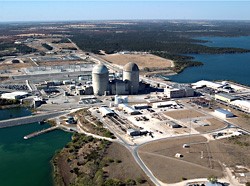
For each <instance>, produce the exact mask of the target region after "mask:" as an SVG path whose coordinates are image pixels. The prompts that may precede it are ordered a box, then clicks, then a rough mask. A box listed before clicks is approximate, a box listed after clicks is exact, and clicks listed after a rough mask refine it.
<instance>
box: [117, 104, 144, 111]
mask: <svg viewBox="0 0 250 186" xmlns="http://www.w3.org/2000/svg"><path fill="white" fill-rule="evenodd" d="M119 106H120V107H122V109H123V110H125V111H126V112H128V113H133V112H139V111H137V110H135V109H134V108H132V107H131V106H128V105H126V104H123V103H122V104H119Z"/></svg>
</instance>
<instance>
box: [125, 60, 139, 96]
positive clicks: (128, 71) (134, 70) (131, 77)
mask: <svg viewBox="0 0 250 186" xmlns="http://www.w3.org/2000/svg"><path fill="white" fill-rule="evenodd" d="M123 81H128V84H129V94H137V93H138V91H139V67H138V66H137V65H136V64H135V63H132V62H130V63H128V64H126V65H125V66H124V68H123Z"/></svg>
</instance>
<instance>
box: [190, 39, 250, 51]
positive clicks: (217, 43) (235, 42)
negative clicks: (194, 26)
mask: <svg viewBox="0 0 250 186" xmlns="http://www.w3.org/2000/svg"><path fill="white" fill-rule="evenodd" d="M195 39H200V40H204V41H208V42H206V43H203V45H206V46H210V47H233V48H244V49H250V37H249V36H241V37H197V38H195Z"/></svg>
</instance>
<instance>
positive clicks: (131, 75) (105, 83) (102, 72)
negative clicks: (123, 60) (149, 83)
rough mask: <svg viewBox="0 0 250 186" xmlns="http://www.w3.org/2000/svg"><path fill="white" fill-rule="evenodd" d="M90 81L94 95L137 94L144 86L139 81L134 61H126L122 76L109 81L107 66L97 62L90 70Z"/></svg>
mask: <svg viewBox="0 0 250 186" xmlns="http://www.w3.org/2000/svg"><path fill="white" fill-rule="evenodd" d="M92 83H93V92H94V95H99V96H102V95H109V94H112V95H115V94H119V95H124V94H138V92H139V90H142V89H143V88H144V86H143V83H140V82H139V68H138V66H137V65H136V64H135V63H132V62H130V63H128V64H126V65H125V66H124V68H123V78H122V80H121V79H113V80H111V81H109V71H108V68H107V67H106V66H105V65H103V64H98V65H96V66H95V67H94V68H93V71H92Z"/></svg>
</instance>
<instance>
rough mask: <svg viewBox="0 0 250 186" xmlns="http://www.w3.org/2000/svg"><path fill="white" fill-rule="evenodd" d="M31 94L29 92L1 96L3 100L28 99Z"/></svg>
mask: <svg viewBox="0 0 250 186" xmlns="http://www.w3.org/2000/svg"><path fill="white" fill-rule="evenodd" d="M28 95H29V94H28V92H19V91H17V92H11V93H4V94H2V95H1V98H3V99H23V98H25V97H27V96H28Z"/></svg>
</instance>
